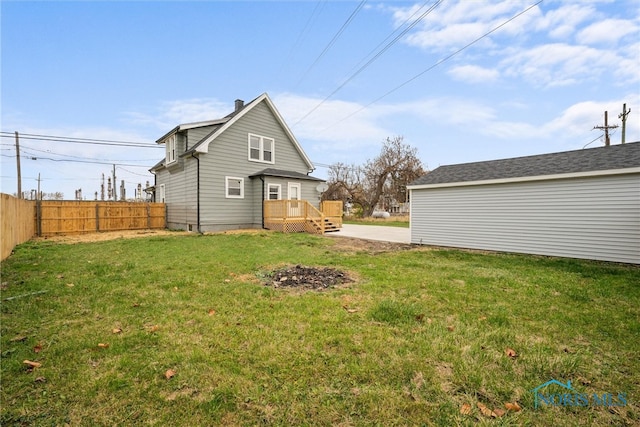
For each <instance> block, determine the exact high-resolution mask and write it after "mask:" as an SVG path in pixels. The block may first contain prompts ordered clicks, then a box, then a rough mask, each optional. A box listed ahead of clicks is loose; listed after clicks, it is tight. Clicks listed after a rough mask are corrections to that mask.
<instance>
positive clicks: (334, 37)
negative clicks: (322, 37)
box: [295, 0, 367, 87]
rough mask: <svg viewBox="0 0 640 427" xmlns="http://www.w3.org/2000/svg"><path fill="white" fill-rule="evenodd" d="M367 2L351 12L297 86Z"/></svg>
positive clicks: (361, 2) (364, 0) (363, 0)
mask: <svg viewBox="0 0 640 427" xmlns="http://www.w3.org/2000/svg"><path fill="white" fill-rule="evenodd" d="M366 2H367V0H362V1H360V3H358V5H357V6H356V8H355V10H354V11H353V12H351V15H349V17H348V18H347V20H346V21H345V22H344V23H343V24H342V26H341V27H340V29H339V30H338V31H337V32H336V34H334V36H333V38H332V39H331V41H329V43H328V44H327V45H326V46H325V48H324V49H323V50H322V52H320V54H318V56H317V57H316V59H315V60H314V61H313V63H312V64H311V65H310V66H309V68H307V70H306V71H305V72H304V73H303V74H302V77H300V80H298V83H296V85H295V87H298V85H300V83H301V82H302V81H303V80H304V79H305V77H307V75H308V74H309V72H311V70H312V69H313V68H314V67H315V66H316V64H318V62H320V60H321V59H322V58H323V57H324V56H325V55H326V54H327V52H328V51H329V50H330V49H331V48H332V47H333V45H334V44H335V43H336V41H337V40H338V38H340V36H341V35H342V33H344V31H345V30H346V29H347V27H348V26H349V24H351V22H352V21H353V19H354V18H355V17H356V15H357V14H358V12H360V11H361V10H362V8H363V7H364V5H365V3H366Z"/></svg>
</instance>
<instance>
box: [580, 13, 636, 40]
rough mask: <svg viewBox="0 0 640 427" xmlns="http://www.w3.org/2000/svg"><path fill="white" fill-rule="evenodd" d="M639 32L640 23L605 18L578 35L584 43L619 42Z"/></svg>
mask: <svg viewBox="0 0 640 427" xmlns="http://www.w3.org/2000/svg"><path fill="white" fill-rule="evenodd" d="M634 33H635V34H636V35H637V33H638V25H636V24H635V23H634V22H633V21H630V20H628V19H605V20H604V21H599V22H595V23H593V24H591V25H589V26H588V27H586V28H584V29H582V30H581V31H580V32H579V33H578V34H577V36H576V39H577V41H578V42H579V43H582V44H590V45H593V44H617V43H618V41H619V40H620V39H622V38H624V37H625V36H627V35H629V34H634Z"/></svg>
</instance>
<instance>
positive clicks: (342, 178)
mask: <svg viewBox="0 0 640 427" xmlns="http://www.w3.org/2000/svg"><path fill="white" fill-rule="evenodd" d="M403 140H404V138H403V137H401V136H396V137H394V138H393V139H391V138H387V139H386V141H384V142H383V145H382V150H381V151H380V154H379V155H378V157H376V158H375V159H373V160H368V161H367V162H366V163H365V164H364V165H363V166H356V165H346V164H344V163H336V164H334V165H332V166H331V167H330V168H329V180H328V184H329V188H328V190H327V191H325V193H324V194H323V199H324V200H345V201H347V200H350V201H351V202H352V203H353V204H354V205H356V206H358V207H360V209H362V215H363V216H371V214H372V213H373V210H374V209H375V207H376V205H377V204H378V202H379V201H380V198H381V197H382V196H383V195H385V196H389V197H391V198H393V199H395V200H397V201H404V200H406V199H407V184H409V183H410V182H411V181H413V180H415V179H417V178H418V177H420V176H422V175H424V173H425V170H424V168H423V167H422V162H421V161H420V159H419V158H418V156H417V152H418V150H417V149H416V148H413V147H410V146H409V145H407V144H404V143H403Z"/></svg>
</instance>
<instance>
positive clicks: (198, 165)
mask: <svg viewBox="0 0 640 427" xmlns="http://www.w3.org/2000/svg"><path fill="white" fill-rule="evenodd" d="M194 154H195V153H191V157H193V158H194V159H196V163H197V167H196V200H197V202H196V206H197V220H196V221H197V224H196V227H197V229H198V233H199V234H202V230H200V157H198V156H195V155H194Z"/></svg>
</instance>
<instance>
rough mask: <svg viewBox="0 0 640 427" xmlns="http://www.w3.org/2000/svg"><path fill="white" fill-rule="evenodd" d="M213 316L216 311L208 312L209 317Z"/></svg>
mask: <svg viewBox="0 0 640 427" xmlns="http://www.w3.org/2000/svg"><path fill="white" fill-rule="evenodd" d="M214 314H216V311H215V310H214V309H213V308H212V309H211V310H209V316H213V315H214Z"/></svg>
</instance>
